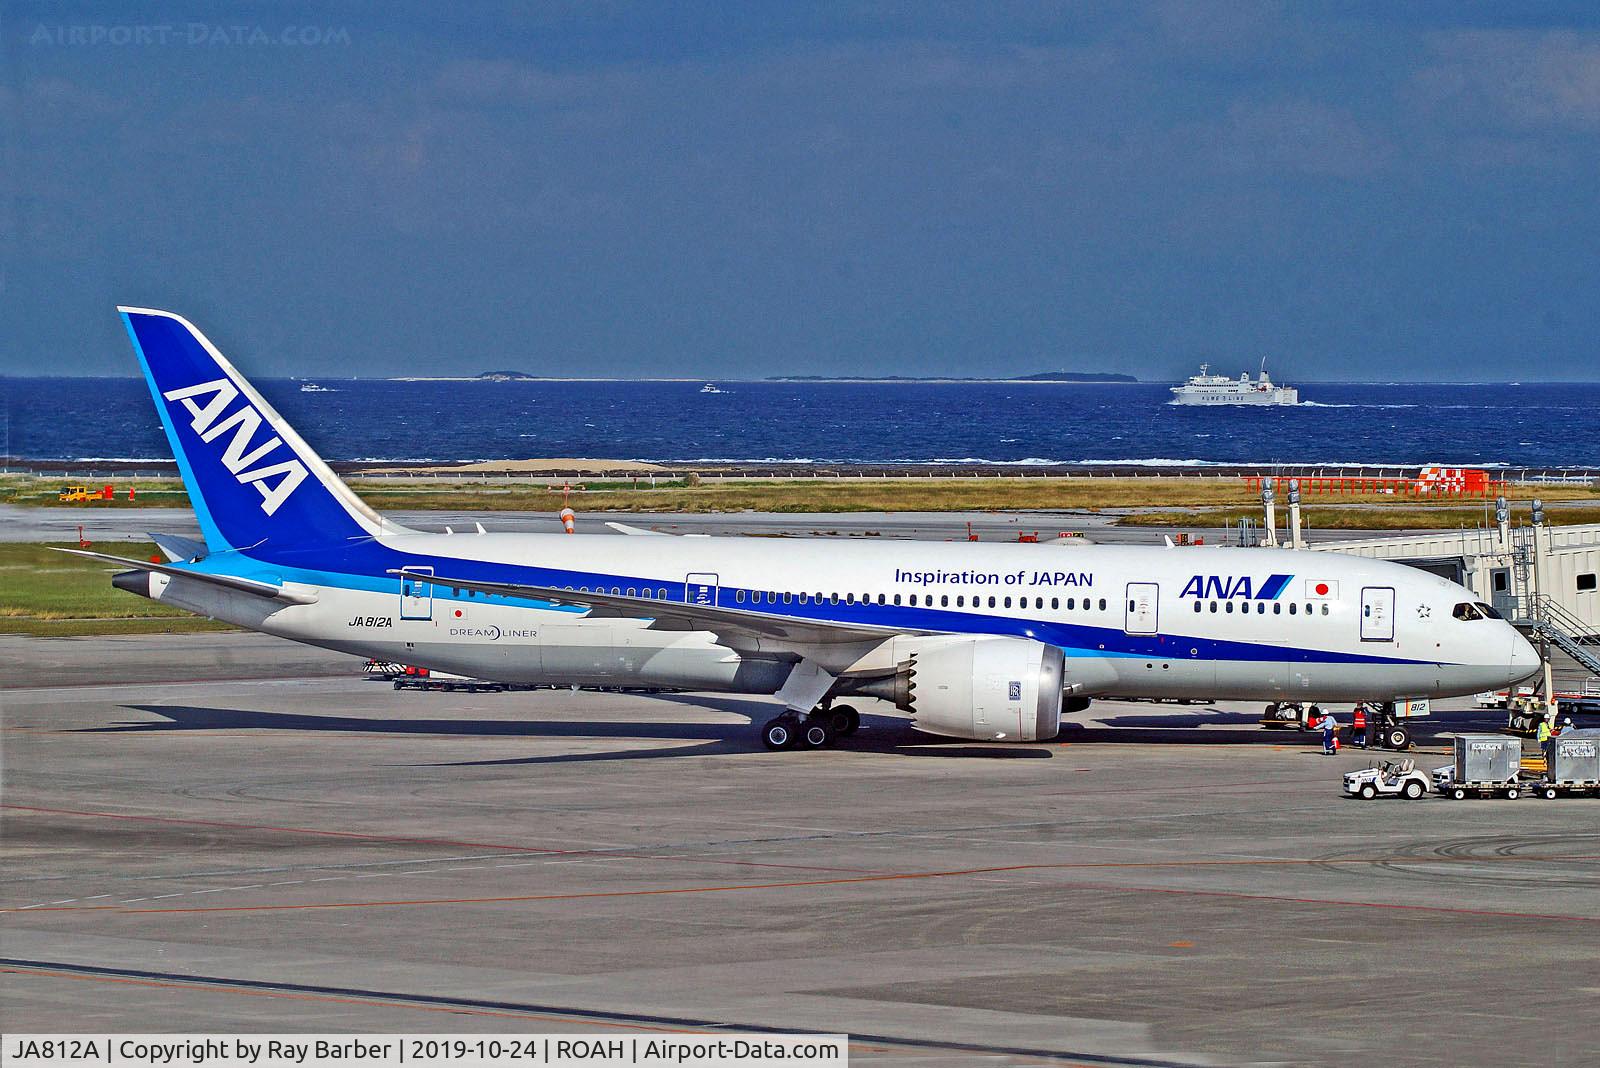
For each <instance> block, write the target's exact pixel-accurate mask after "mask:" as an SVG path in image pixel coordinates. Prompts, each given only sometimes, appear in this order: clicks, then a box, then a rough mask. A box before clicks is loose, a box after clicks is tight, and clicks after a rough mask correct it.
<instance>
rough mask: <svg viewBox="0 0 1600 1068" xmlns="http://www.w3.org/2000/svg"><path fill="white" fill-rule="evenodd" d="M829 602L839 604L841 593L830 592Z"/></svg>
mask: <svg viewBox="0 0 1600 1068" xmlns="http://www.w3.org/2000/svg"><path fill="white" fill-rule="evenodd" d="M828 603H829V604H838V603H839V595H838V594H837V593H830V594H828Z"/></svg>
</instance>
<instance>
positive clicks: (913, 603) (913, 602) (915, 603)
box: [911, 593, 917, 608]
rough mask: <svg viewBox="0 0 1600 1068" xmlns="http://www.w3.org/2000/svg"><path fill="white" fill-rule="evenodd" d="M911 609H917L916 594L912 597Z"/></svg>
mask: <svg viewBox="0 0 1600 1068" xmlns="http://www.w3.org/2000/svg"><path fill="white" fill-rule="evenodd" d="M911 607H912V608H915V607H917V595H916V594H914V593H913V594H912V595H911Z"/></svg>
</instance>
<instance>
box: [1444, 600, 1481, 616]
mask: <svg viewBox="0 0 1600 1068" xmlns="http://www.w3.org/2000/svg"><path fill="white" fill-rule="evenodd" d="M1450 614H1451V615H1453V616H1455V617H1456V618H1457V619H1463V620H1466V619H1482V618H1483V614H1482V613H1481V612H1479V611H1478V610H1477V609H1476V608H1474V607H1472V606H1471V605H1470V604H1468V603H1467V602H1465V601H1462V602H1461V603H1460V604H1458V605H1456V606H1455V608H1454V609H1453V610H1452V611H1451V612H1450Z"/></svg>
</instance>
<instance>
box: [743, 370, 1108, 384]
mask: <svg viewBox="0 0 1600 1068" xmlns="http://www.w3.org/2000/svg"><path fill="white" fill-rule="evenodd" d="M767 381H768V382H1137V381H1139V380H1138V379H1137V378H1135V377H1133V376H1132V375H1119V374H1111V373H1108V372H1105V371H1039V372H1036V373H1035V374H1031V375H1017V376H1016V377H1014V378H975V377H964V378H962V377H956V376H953V375H952V376H944V375H934V376H926V375H777V376H774V377H772V378H769V379H767Z"/></svg>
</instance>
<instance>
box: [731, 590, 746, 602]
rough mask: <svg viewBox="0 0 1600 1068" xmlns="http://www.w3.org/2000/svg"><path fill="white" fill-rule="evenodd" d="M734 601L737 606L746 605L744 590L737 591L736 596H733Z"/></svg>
mask: <svg viewBox="0 0 1600 1068" xmlns="http://www.w3.org/2000/svg"><path fill="white" fill-rule="evenodd" d="M733 600H734V603H735V604H744V591H743V590H738V591H736V592H735V593H734V595H733Z"/></svg>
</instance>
